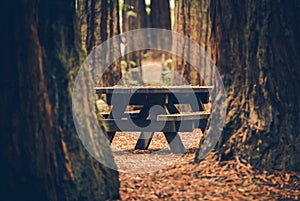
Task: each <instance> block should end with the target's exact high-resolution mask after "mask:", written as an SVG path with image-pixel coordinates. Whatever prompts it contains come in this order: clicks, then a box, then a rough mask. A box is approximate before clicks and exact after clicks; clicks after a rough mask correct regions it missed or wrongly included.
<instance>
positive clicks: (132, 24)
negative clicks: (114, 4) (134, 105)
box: [122, 0, 147, 84]
mask: <svg viewBox="0 0 300 201" xmlns="http://www.w3.org/2000/svg"><path fill="white" fill-rule="evenodd" d="M122 19H123V22H122V31H123V32H127V31H131V30H135V29H142V28H146V27H147V13H146V5H145V1H136V0H124V4H123V9H122ZM141 42H147V41H136V38H127V39H126V46H127V49H130V47H131V48H132V47H136V46H139V45H140V43H141ZM142 58H143V51H135V52H132V53H128V54H126V55H125V58H124V60H125V61H126V63H127V71H135V70H133V68H137V69H138V74H139V75H138V77H137V78H136V79H134V76H131V81H129V82H131V83H128V84H133V83H136V82H137V83H138V84H143V80H142V68H141V66H142ZM131 73H133V72H131Z"/></svg>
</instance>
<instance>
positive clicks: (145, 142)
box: [134, 132, 154, 150]
mask: <svg viewBox="0 0 300 201" xmlns="http://www.w3.org/2000/svg"><path fill="white" fill-rule="evenodd" d="M153 135H154V132H142V133H141V134H140V137H139V139H138V141H137V143H136V145H135V148H134V149H139V150H147V149H148V147H149V145H150V142H151V140H152V137H153Z"/></svg>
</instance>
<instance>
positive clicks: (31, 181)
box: [0, 0, 119, 201]
mask: <svg viewBox="0 0 300 201" xmlns="http://www.w3.org/2000/svg"><path fill="white" fill-rule="evenodd" d="M9 4H10V5H9V6H8V8H9V9H8V11H6V12H5V11H3V13H4V14H5V15H7V16H6V17H7V19H10V20H11V21H10V23H8V30H9V33H7V34H6V37H7V39H8V40H7V41H6V42H5V43H3V45H4V47H5V49H7V51H8V52H9V53H10V54H9V55H8V56H7V57H5V58H3V59H1V63H2V64H4V65H5V68H1V75H0V76H1V79H0V82H1V86H0V91H1V93H2V94H3V97H5V98H3V99H1V115H0V119H1V122H2V123H1V126H0V130H1V135H0V142H1V147H0V149H1V155H0V160H1V171H0V177H1V182H0V193H1V195H0V197H1V199H3V200H39V201H40V200H51V201H53V200H59V201H63V200H106V199H112V198H118V197H119V192H118V187H119V183H118V174H117V172H115V171H113V170H110V169H109V168H106V167H104V166H103V165H101V164H100V163H98V162H97V161H95V160H94V159H93V158H92V157H91V156H90V155H89V153H87V151H86V150H85V148H84V147H83V146H82V144H81V142H80V140H79V138H78V136H77V134H76V131H75V128H74V125H73V118H72V111H71V91H72V82H73V80H74V77H75V75H76V71H77V70H78V67H79V66H80V61H81V60H82V52H81V47H80V33H79V24H78V21H77V16H76V13H75V7H74V1H59V0H54V1H46V0H44V1H37V0H31V1H27V0H20V1H18V6H16V5H14V3H9ZM2 19H3V18H2ZM4 21H6V20H4ZM1 25H2V26H5V24H3V21H2V22H1ZM104 150H109V147H108V146H107V147H105V146H102V151H104ZM107 153H109V151H108V152H107ZM111 157H112V155H111Z"/></svg>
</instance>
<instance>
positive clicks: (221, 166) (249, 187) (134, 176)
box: [112, 131, 300, 200]
mask: <svg viewBox="0 0 300 201" xmlns="http://www.w3.org/2000/svg"><path fill="white" fill-rule="evenodd" d="M180 136H181V138H182V140H183V143H184V144H185V146H187V147H188V152H187V153H186V154H184V155H181V156H177V157H175V155H174V154H172V153H171V152H170V151H169V150H168V148H167V142H166V140H165V139H164V135H163V134H162V133H156V134H155V135H154V138H153V140H152V142H151V144H150V147H149V150H147V151H137V150H133V148H134V145H135V143H136V140H137V138H138V134H137V133H118V134H117V135H116V137H115V139H114V141H113V144H112V147H113V151H114V153H115V154H114V157H115V160H116V163H117V165H118V166H119V171H120V174H119V176H120V184H121V187H120V195H121V198H122V200H300V174H299V173H294V172H283V171H267V170H260V171H259V170H254V169H253V168H252V167H251V165H250V164H248V163H246V162H245V161H242V160H239V159H236V160H235V161H219V160H218V159H217V155H216V154H215V153H211V154H209V155H208V157H207V158H206V159H205V160H203V161H202V162H201V163H200V164H194V163H193V159H194V156H195V151H196V147H197V143H196V142H197V141H198V140H199V139H200V138H201V136H202V133H201V131H195V132H193V133H182V134H180ZM191 136H196V138H195V137H194V138H193V143H190V141H189V140H187V139H189V138H190V137H191ZM187 143H190V144H187ZM159 149H162V150H164V151H162V152H159V153H158V154H156V152H158V151H157V150H159ZM117 150H119V151H117ZM120 150H122V151H120ZM155 161H158V162H157V163H155ZM170 161H171V163H168V162H170ZM158 164H160V166H159V165H158ZM145 172H146V173H145ZM147 172H148V173H147Z"/></svg>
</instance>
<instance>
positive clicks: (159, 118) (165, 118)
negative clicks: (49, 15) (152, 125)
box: [157, 111, 210, 121]
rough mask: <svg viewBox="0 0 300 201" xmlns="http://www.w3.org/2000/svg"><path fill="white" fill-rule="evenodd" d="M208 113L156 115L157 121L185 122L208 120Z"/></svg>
mask: <svg viewBox="0 0 300 201" xmlns="http://www.w3.org/2000/svg"><path fill="white" fill-rule="evenodd" d="M209 116H210V113H209V112H204V111H202V112H191V113H180V114H161V115H157V121H186V120H201V119H208V118H209Z"/></svg>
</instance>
